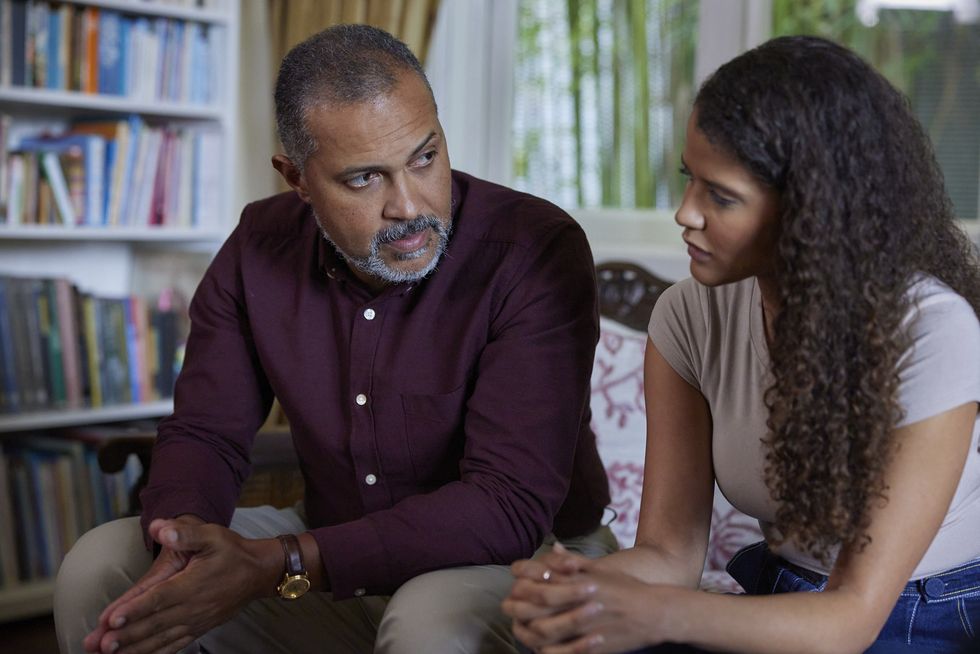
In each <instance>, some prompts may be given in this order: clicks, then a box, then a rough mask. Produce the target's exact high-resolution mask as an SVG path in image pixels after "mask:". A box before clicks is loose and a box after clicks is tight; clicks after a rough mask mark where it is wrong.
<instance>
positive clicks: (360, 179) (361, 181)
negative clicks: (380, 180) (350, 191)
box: [347, 173, 377, 188]
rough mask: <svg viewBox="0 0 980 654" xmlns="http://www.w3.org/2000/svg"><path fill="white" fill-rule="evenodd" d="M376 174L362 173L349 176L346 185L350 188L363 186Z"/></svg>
mask: <svg viewBox="0 0 980 654" xmlns="http://www.w3.org/2000/svg"><path fill="white" fill-rule="evenodd" d="M376 176H377V173H362V174H360V175H358V176H357V177H351V178H350V179H348V180H347V185H348V186H350V187H352V188H364V187H365V186H367V185H368V184H370V183H371V180H373V179H374V178H375V177H376Z"/></svg>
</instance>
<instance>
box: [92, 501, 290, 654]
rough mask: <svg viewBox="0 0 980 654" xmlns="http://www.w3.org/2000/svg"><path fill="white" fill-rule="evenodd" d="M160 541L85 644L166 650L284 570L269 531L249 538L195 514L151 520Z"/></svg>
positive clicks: (221, 617)
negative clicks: (147, 564)
mask: <svg viewBox="0 0 980 654" xmlns="http://www.w3.org/2000/svg"><path fill="white" fill-rule="evenodd" d="M149 533H150V536H151V537H152V538H153V540H155V541H156V542H157V543H159V544H160V545H161V546H162V548H163V549H162V550H161V552H160V555H159V556H158V557H157V558H156V560H155V561H154V562H153V565H152V566H151V567H150V569H149V571H148V572H147V573H146V574H145V575H143V577H141V578H140V580H139V581H137V582H136V584H134V585H133V587H132V588H130V589H129V590H128V591H126V593H124V594H123V595H122V596H121V597H119V599H117V600H116V601H114V602H113V603H112V604H110V605H109V606H108V607H106V609H105V610H104V611H103V612H102V615H100V616H99V624H98V626H97V627H96V628H95V630H94V631H92V633H90V634H89V635H88V636H86V637H85V641H84V645H85V650H86V651H88V652H99V653H101V654H170V653H172V652H177V651H179V650H180V649H182V648H183V647H186V646H187V645H189V644H190V643H192V642H193V641H194V639H195V638H197V637H198V636H201V635H202V634H204V633H205V632H207V631H208V630H210V629H213V628H214V627H216V626H218V625H220V624H222V623H224V622H226V621H227V620H229V619H230V618H231V617H232V616H234V615H235V614H236V613H237V612H238V611H239V610H240V609H241V608H242V607H243V606H245V604H247V603H248V602H250V601H252V600H253V599H258V598H260V597H267V596H271V595H272V593H273V591H274V590H275V588H276V584H277V583H278V582H279V580H280V578H281V576H282V570H283V555H282V549H281V547H280V545H279V543H278V542H277V541H276V539H274V538H269V539H254V540H250V539H246V538H242V537H241V536H239V535H238V534H236V533H235V532H233V531H231V530H230V529H227V528H225V527H221V526H218V525H212V524H204V523H203V522H202V521H201V520H200V519H199V518H197V517H194V516H181V517H179V518H176V519H174V520H154V521H153V522H152V523H151V524H150V528H149Z"/></svg>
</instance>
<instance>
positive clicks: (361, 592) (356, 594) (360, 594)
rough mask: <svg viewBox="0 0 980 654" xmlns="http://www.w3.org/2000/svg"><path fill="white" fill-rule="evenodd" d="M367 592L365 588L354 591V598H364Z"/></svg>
mask: <svg viewBox="0 0 980 654" xmlns="http://www.w3.org/2000/svg"><path fill="white" fill-rule="evenodd" d="M365 592H367V591H365V590H364V589H363V588H356V589H354V597H364V593H365Z"/></svg>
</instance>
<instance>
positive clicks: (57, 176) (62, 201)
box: [38, 150, 78, 227]
mask: <svg viewBox="0 0 980 654" xmlns="http://www.w3.org/2000/svg"><path fill="white" fill-rule="evenodd" d="M41 165H42V167H43V170H44V178H45V180H47V183H48V185H49V186H50V188H51V195H52V197H53V198H54V206H55V207H57V209H58V216H59V219H60V222H61V224H63V225H66V226H71V227H74V226H75V225H76V224H77V222H78V218H77V216H76V215H75V208H74V206H73V205H72V201H71V195H70V193H69V191H68V181H67V180H66V179H65V173H64V171H63V170H62V169H61V161H60V160H59V159H58V153H57V152H54V151H50V150H49V151H47V152H42V153H41ZM42 197H43V196H42ZM44 204H45V206H43V207H41V209H40V210H39V211H38V222H48V218H47V215H48V214H49V212H48V211H47V202H45V203H44ZM42 217H43V218H44V220H43V221H42V220H41V218H42Z"/></svg>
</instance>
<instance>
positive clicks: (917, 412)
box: [899, 281, 980, 426]
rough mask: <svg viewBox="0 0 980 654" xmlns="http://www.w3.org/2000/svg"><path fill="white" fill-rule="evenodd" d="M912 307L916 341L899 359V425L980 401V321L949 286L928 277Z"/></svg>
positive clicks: (911, 317) (912, 321) (912, 335)
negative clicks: (902, 413) (903, 413)
mask: <svg viewBox="0 0 980 654" xmlns="http://www.w3.org/2000/svg"><path fill="white" fill-rule="evenodd" d="M915 295H916V297H915V299H914V300H913V301H914V302H915V304H914V308H913V310H912V311H911V313H910V323H909V329H910V337H911V345H910V346H909V349H908V350H907V351H906V352H905V354H904V355H903V357H902V359H901V360H900V362H899V379H900V381H899V399H900V402H901V404H902V408H903V409H904V410H905V416H904V417H903V418H902V420H901V422H900V423H899V426H902V425H908V424H912V423H914V422H918V421H920V420H925V419H926V418H931V417H933V416H936V415H939V414H940V413H943V412H945V411H948V410H950V409H953V408H955V407H957V406H960V405H961V404H964V403H966V402H974V401H980V322H978V320H977V316H976V314H975V313H974V311H973V307H971V306H970V304H969V303H968V302H967V301H966V300H965V299H963V298H962V297H961V296H960V295H958V294H956V293H955V292H953V291H952V290H950V289H949V288H948V287H946V286H942V285H940V284H939V283H937V282H934V281H931V282H925V283H923V285H922V287H920V292H919V293H916V294H915Z"/></svg>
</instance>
